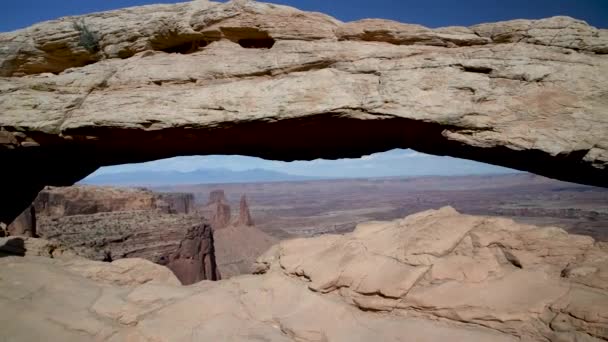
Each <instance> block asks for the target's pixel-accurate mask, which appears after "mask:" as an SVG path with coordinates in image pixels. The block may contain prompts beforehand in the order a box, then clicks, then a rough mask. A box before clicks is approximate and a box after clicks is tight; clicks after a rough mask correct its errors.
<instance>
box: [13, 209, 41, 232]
mask: <svg viewBox="0 0 608 342" xmlns="http://www.w3.org/2000/svg"><path fill="white" fill-rule="evenodd" d="M6 231H7V233H8V235H11V236H30V237H37V235H38V234H37V233H36V209H35V208H34V206H33V205H30V206H29V207H27V208H26V209H25V210H24V211H23V212H22V213H21V214H20V215H19V216H17V218H16V219H15V220H13V222H12V223H11V224H9V225H8V226H7V227H6Z"/></svg>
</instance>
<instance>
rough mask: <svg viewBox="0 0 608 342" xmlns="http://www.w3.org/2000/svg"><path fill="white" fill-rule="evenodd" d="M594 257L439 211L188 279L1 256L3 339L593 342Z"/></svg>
mask: <svg viewBox="0 0 608 342" xmlns="http://www.w3.org/2000/svg"><path fill="white" fill-rule="evenodd" d="M606 260H608V249H606V246H604V245H602V244H599V243H595V242H594V241H593V239H591V238H589V237H584V236H577V235H568V234H567V233H565V232H564V231H563V230H561V229H558V228H538V227H535V226H527V225H520V224H516V223H514V222H512V221H510V220H507V219H496V218H488V217H478V216H467V215H461V214H458V213H457V212H455V211H454V210H453V209H451V208H443V209H440V210H430V211H426V212H422V213H419V214H415V215H412V216H409V217H407V218H405V219H402V220H396V221H393V222H371V223H365V224H361V225H359V226H358V227H357V230H356V231H355V232H353V233H349V234H346V235H325V236H320V237H315V238H308V239H296V240H290V241H284V242H282V243H280V244H279V245H276V246H275V247H273V248H272V249H271V250H269V251H268V252H267V253H266V254H265V255H264V256H263V257H261V258H260V259H259V262H258V269H257V272H258V273H259V274H257V275H247V276H239V277H234V278H231V279H229V280H222V281H219V282H208V281H203V282H200V283H197V284H194V285H191V286H188V287H180V286H176V285H175V282H176V281H177V279H175V277H173V278H171V277H172V275H171V274H170V273H169V275H164V276H163V275H159V273H157V271H151V273H150V272H146V273H145V274H148V275H147V276H144V275H142V274H141V273H140V272H137V273H135V274H133V273H130V272H134V271H137V270H140V269H141V270H143V269H145V267H148V266H145V265H143V266H142V267H141V268H140V267H137V268H136V267H131V266H130V265H136V264H137V265H139V263H141V262H143V261H129V259H124V260H119V261H120V263H119V261H116V262H113V263H111V264H110V263H99V262H93V261H88V260H82V259H78V260H76V261H73V260H70V259H67V260H66V259H65V258H59V259H48V258H40V257H29V256H25V257H4V258H0V266H1V267H0V278H1V279H2V281H1V282H0V291H1V293H2V294H3V295H2V296H0V305H2V307H3V308H4V310H2V311H1V313H0V316H1V318H2V320H1V321H2V322H4V323H5V324H4V325H3V327H4V329H5V330H4V333H5V334H7V335H6V336H11V337H14V338H15V339H16V340H37V339H40V338H42V337H44V340H50V341H82V340H98V341H124V340H129V341H192V340H210V341H226V340H230V341H345V342H346V341H349V342H350V341H413V340H415V341H446V340H450V341H467V342H468V341H480V342H481V341H484V342H485V341H555V342H556V341H601V340H605V339H607V338H608V336H607V335H606V331H607V327H608V314H607V311H606V310H607V309H606V308H608V289H607V288H606V274H607V273H606V270H607V268H606V265H607V263H606ZM122 263H125V264H128V265H122ZM144 266H145V267H144ZM149 266H150V267H156V268H158V267H161V266H158V265H154V264H151V263H150V264H149ZM109 268H112V269H114V268H116V269H117V270H118V269H127V270H130V271H127V272H124V273H121V272H114V271H110V270H109ZM149 274H152V275H153V276H151V275H149ZM123 279H127V280H125V281H123ZM42 280H44V281H42ZM59 303H60V304H61V305H59ZM76 317H77V319H76Z"/></svg>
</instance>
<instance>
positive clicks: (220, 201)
mask: <svg viewBox="0 0 608 342" xmlns="http://www.w3.org/2000/svg"><path fill="white" fill-rule="evenodd" d="M202 213H203V215H205V216H207V217H212V220H211V226H212V227H213V235H214V246H215V260H216V262H217V267H218V269H219V273H220V274H221V276H222V279H228V278H230V277H233V276H236V275H239V274H250V273H251V272H252V271H253V268H252V267H253V265H254V262H255V260H256V259H257V258H258V257H259V256H260V255H261V254H262V253H264V252H266V250H268V249H269V248H270V247H271V246H272V245H274V244H275V243H276V242H277V239H276V238H274V237H272V236H270V235H268V234H266V233H265V232H263V231H261V230H260V229H258V228H256V227H255V225H254V222H253V219H252V218H251V213H250V212H249V204H248V203H247V197H246V196H245V195H242V196H241V200H240V203H239V214H238V216H237V217H236V218H233V217H232V212H231V209H230V204H229V203H228V200H227V198H226V194H225V193H224V190H212V191H211V192H210V193H209V201H208V202H207V205H206V206H205V207H204V208H203V210H202Z"/></svg>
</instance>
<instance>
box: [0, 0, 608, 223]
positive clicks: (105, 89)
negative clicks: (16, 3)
mask: <svg viewBox="0 0 608 342" xmlns="http://www.w3.org/2000/svg"><path fill="white" fill-rule="evenodd" d="M0 44H1V45H2V47H3V48H2V49H1V50H0V65H1V66H2V67H1V70H2V76H3V77H2V78H0V158H1V159H2V160H3V161H4V162H5V163H6V165H11V167H10V168H3V169H2V173H3V174H2V177H0V179H1V181H2V187H3V189H6V190H5V192H6V193H8V194H10V196H3V197H2V199H1V200H0V208H2V210H1V211H0V214H1V220H2V221H3V222H5V223H8V222H10V221H12V219H13V218H14V217H16V216H17V215H18V214H19V213H20V212H22V211H23V209H24V208H25V207H26V205H27V204H29V203H30V202H31V200H32V199H33V197H34V196H35V193H36V192H37V191H39V190H40V189H41V188H42V187H43V186H44V185H51V184H56V185H66V184H72V183H73V182H75V181H77V180H79V179H81V178H82V177H84V176H85V175H87V174H89V173H91V172H92V171H93V170H95V169H96V168H97V167H99V166H102V165H110V164H118V163H126V162H137V161H145V160H151V159H157V158H163V157H171V156H176V155H190V154H243V155H254V156H260V157H264V158H269V159H280V160H295V159H314V158H320V157H324V158H339V157H356V156H361V155H363V154H369V153H371V152H378V151H381V150H387V149H390V148H397V147H402V148H405V147H410V148H414V149H416V150H419V151H422V152H427V153H433V154H439V155H451V156H455V157H464V158H470V159H476V160H480V161H484V162H488V163H494V164H499V165H504V166H508V167H512V168H517V169H522V170H528V171H532V172H535V173H538V174H542V175H546V176H549V177H554V178H559V179H562V180H568V181H575V182H580V183H586V184H594V185H600V186H608V183H607V179H608V177H607V173H606V165H607V163H608V152H607V148H608V147H607V146H608V140H607V139H608V138H607V137H608V134H607V132H608V123H607V121H606V119H605V118H606V114H605V111H606V108H607V107H608V104H607V102H606V98H607V96H606V89H608V57H607V55H606V53H607V52H608V31H607V30H604V29H596V28H594V27H591V26H589V25H587V24H586V23H585V22H583V21H580V20H576V19H572V18H568V17H554V18H547V19H541V20H513V21H507V22H499V23H489V24H482V25H476V26H472V27H468V28H467V27H445V28H438V29H428V28H425V27H421V26H418V25H408V24H401V23H396V22H392V21H387V20H362V21H358V22H352V23H342V22H340V21H338V20H336V19H333V18H331V17H329V16H326V15H322V14H319V13H308V12H302V11H299V10H296V9H293V8H290V7H285V6H279V5H273V4H265V3H258V2H253V1H230V2H227V3H216V2H210V1H205V0H197V1H192V2H188V3H180V4H173V5H154V6H144V7H134V8H128V9H123V10H117V11H111V12H103V13H95V14H91V15H87V16H82V17H67V18H62V19H58V20H53V21H48V22H44V23H40V24H37V25H34V26H31V27H28V28H25V29H22V30H17V31H14V32H8V33H2V34H0ZM41 165H44V169H42V168H41V167H40V166H41ZM5 198H10V200H5Z"/></svg>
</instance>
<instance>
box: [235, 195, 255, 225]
mask: <svg viewBox="0 0 608 342" xmlns="http://www.w3.org/2000/svg"><path fill="white" fill-rule="evenodd" d="M235 225H236V226H253V225H254V223H253V219H252V218H251V213H250V212H249V204H247V196H246V195H242V196H241V201H240V203H239V217H238V219H237V221H236V222H235Z"/></svg>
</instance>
